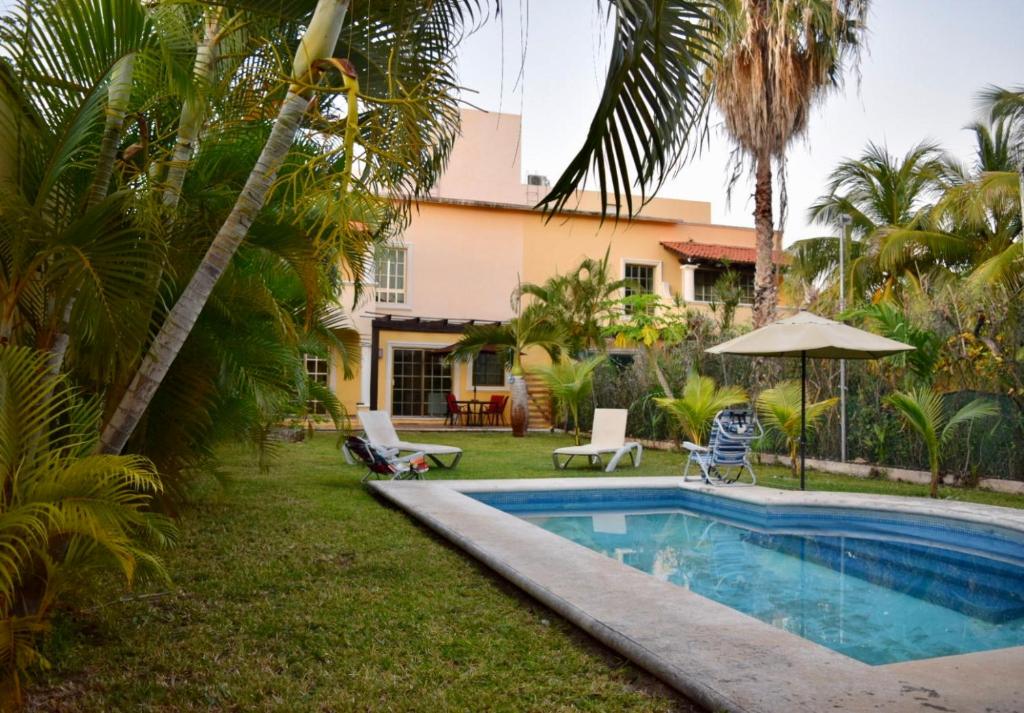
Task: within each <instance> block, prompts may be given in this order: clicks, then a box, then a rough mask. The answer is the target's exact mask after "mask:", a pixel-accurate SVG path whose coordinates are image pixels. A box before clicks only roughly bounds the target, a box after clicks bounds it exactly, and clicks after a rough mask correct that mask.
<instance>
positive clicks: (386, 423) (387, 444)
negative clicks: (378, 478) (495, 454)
mask: <svg viewBox="0 0 1024 713" xmlns="http://www.w3.org/2000/svg"><path fill="white" fill-rule="evenodd" d="M359 423H361V424H362V426H363V430H364V431H365V432H366V440H368V441H369V442H370V443H371V444H372V445H373V446H375V447H377V448H389V449H391V450H395V451H398V452H399V453H409V452H411V453H422V454H423V455H425V456H426V457H427V458H429V459H430V460H431V461H432V462H433V463H434V465H436V466H437V467H438V468H454V467H455V466H457V465H458V464H459V461H460V460H462V449H461V448H456V447H455V446H442V445H438V444H436V443H409V442H408V441H403V440H401V439H400V438H399V437H398V432H397V431H395V426H394V424H392V423H391V417H390V416H389V415H388V414H387V412H386V411H360V412H359ZM442 456H445V457H447V456H451V457H452V460H451V462H450V463H448V464H447V465H446V464H445V463H443V462H442V461H441V457H442Z"/></svg>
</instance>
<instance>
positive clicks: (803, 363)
mask: <svg viewBox="0 0 1024 713" xmlns="http://www.w3.org/2000/svg"><path fill="white" fill-rule="evenodd" d="M806 385H807V352H800V489H801V490H805V489H806V487H805V484H804V448H805V446H806V445H807V407H806V406H805V405H804V402H805V400H806V399H805V394H804V392H805V391H806V389H807V386H806Z"/></svg>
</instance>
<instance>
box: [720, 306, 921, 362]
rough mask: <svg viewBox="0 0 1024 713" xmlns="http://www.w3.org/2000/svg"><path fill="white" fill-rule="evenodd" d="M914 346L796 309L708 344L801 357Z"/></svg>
mask: <svg viewBox="0 0 1024 713" xmlns="http://www.w3.org/2000/svg"><path fill="white" fill-rule="evenodd" d="M913 348H914V347H912V346H910V345H909V344H904V343H903V342H897V341H896V340H895V339H888V338H886V337H880V336H878V335H877V334H872V333H871V332H865V331H864V330H863V329H857V328H856V327H851V326H849V325H847V324H843V323H842V322H835V321H833V320H831V319H825V318H824V317H819V316H818V315H816V314H813V313H811V312H803V311H801V312H797V313H796V314H795V315H793V316H792V317H783V318H782V319H780V320H777V321H775V322H772V323H771V324H766V325H765V326H763V327H761V328H760V329H755V330H754V331H753V332H748V333H747V334H744V335H742V336H739V337H736V338H735V339H730V340H729V341H727V342H723V343H722V344H719V345H717V346H714V347H711V348H709V349H708V350H707V351H708V352H710V353H711V354H741V355H745V356H765V357H800V356H808V357H811V358H812V359H878V358H880V357H884V356H889V355H890V354H898V353H899V352H905V351H911V350H913Z"/></svg>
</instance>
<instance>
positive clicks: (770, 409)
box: [757, 381, 839, 477]
mask: <svg viewBox="0 0 1024 713" xmlns="http://www.w3.org/2000/svg"><path fill="white" fill-rule="evenodd" d="M837 403H839V399H838V398H835V397H833V398H831V399H825V400H823V401H817V402H815V403H813V404H807V405H806V407H805V408H804V410H803V412H804V414H805V415H804V418H805V419H806V424H807V431H808V432H811V433H813V432H814V429H815V428H817V426H818V423H819V422H820V421H821V418H822V416H824V415H825V413H826V412H827V411H828V410H829V409H831V408H832V407H834V406H835V405H836V404H837ZM757 410H758V413H759V414H760V415H761V419H762V420H763V421H764V423H765V424H766V425H767V426H769V427H770V428H774V429H775V430H776V431H778V432H779V433H780V434H781V435H782V437H783V438H785V440H786V448H787V449H788V450H789V467H790V470H791V471H792V473H793V476H794V477H796V475H797V455H798V453H799V450H800V429H801V407H800V382H798V381H784V382H782V383H781V384H777V385H776V386H775V387H773V388H771V389H766V390H764V391H762V392H761V394H760V396H758V397H757Z"/></svg>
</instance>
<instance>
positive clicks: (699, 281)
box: [693, 269, 754, 305]
mask: <svg viewBox="0 0 1024 713" xmlns="http://www.w3.org/2000/svg"><path fill="white" fill-rule="evenodd" d="M723 274H724V271H723V270H705V269H699V270H697V271H695V272H694V274H693V298H694V299H695V300H696V301H697V302H720V301H721V300H719V299H717V298H716V296H715V283H716V282H718V280H719V279H720V278H721V277H722V275H723ZM733 274H735V275H736V277H737V279H738V281H739V288H740V304H743V305H750V304H754V273H753V272H748V271H740V270H733Z"/></svg>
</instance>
